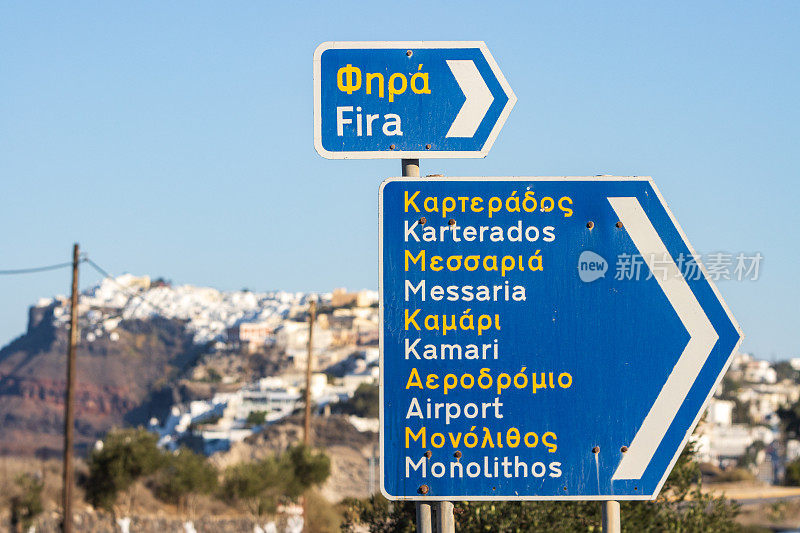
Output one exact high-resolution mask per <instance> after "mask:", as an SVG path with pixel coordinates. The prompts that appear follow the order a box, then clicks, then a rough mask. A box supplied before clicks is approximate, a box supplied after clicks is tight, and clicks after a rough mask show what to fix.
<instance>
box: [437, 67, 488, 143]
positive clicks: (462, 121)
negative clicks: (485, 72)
mask: <svg viewBox="0 0 800 533" xmlns="http://www.w3.org/2000/svg"><path fill="white" fill-rule="evenodd" d="M447 66H448V67H450V70H451V71H452V73H453V76H454V77H455V78H456V82H457V83H458V86H459V87H460V88H461V92H463V93H464V96H465V97H466V98H467V99H466V100H465V101H464V105H462V106H461V110H460V111H459V112H458V115H456V118H455V120H454V121H453V123H452V124H451V125H450V129H449V130H448V131H447V135H446V136H445V137H472V136H473V135H475V132H476V131H477V130H478V126H480V125H481V121H483V117H485V116H486V112H487V111H489V108H490V107H491V105H492V102H494V96H492V91H490V90H489V87H488V86H487V85H486V82H485V81H484V79H483V76H481V73H480V72H478V67H476V66H475V62H474V61H472V60H469V59H448V60H447Z"/></svg>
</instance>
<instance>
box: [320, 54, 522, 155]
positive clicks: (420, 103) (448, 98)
mask: <svg viewBox="0 0 800 533" xmlns="http://www.w3.org/2000/svg"><path fill="white" fill-rule="evenodd" d="M516 100H517V99H516V96H514V93H513V92H512V91H511V87H509V85H508V82H506V79H505V78H504V77H503V74H502V73H501V72H500V69H499V68H498V66H497V63H495V61H494V58H492V55H491V54H490V53H489V50H488V48H486V44H485V43H484V42H482V41H474V42H473V41H457V42H436V41H405V42H340V41H336V42H326V43H322V44H321V45H319V47H317V50H316V51H315V52H314V147H315V148H316V150H317V152H319V154H320V155H321V156H323V157H327V158H329V159H395V158H410V159H418V158H431V157H439V158H442V157H485V156H486V154H487V153H488V152H489V149H490V148H491V147H492V144H493V143H494V141H495V139H496V138H497V134H498V133H499V132H500V129H501V128H502V126H503V123H504V122H505V120H506V118H507V117H508V114H509V113H510V112H511V108H512V107H514V103H515V102H516Z"/></svg>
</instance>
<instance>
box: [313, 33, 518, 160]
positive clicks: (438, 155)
mask: <svg viewBox="0 0 800 533" xmlns="http://www.w3.org/2000/svg"><path fill="white" fill-rule="evenodd" d="M353 48H364V49H393V48H397V49H409V48H410V49H414V48H418V49H419V48H480V50H481V52H482V53H483V56H484V57H485V58H486V61H487V62H488V63H489V67H490V68H491V69H492V73H493V74H494V75H495V76H496V77H497V81H499V82H500V86H501V87H502V88H503V91H505V93H506V95H507V96H508V102H506V105H505V107H504V108H503V111H502V112H501V113H500V116H499V117H498V118H497V122H496V123H495V125H494V127H493V128H492V131H491V133H489V137H488V138H487V139H486V142H485V143H484V144H483V147H481V149H480V150H474V151H473V150H471V151H464V152H455V151H445V150H422V151H414V150H391V151H390V150H386V151H383V150H381V151H375V152H329V151H328V150H326V149H325V148H323V147H322V115H321V113H322V74H321V61H322V59H321V58H322V53H323V52H324V51H325V50H331V49H353ZM516 103H517V96H516V95H515V94H514V91H512V90H511V86H510V85H509V84H508V81H506V78H505V76H503V73H502V72H501V71H500V67H499V66H498V65H497V62H496V61H495V60H494V57H492V54H491V53H490V52H489V48H488V47H487V46H486V43H485V42H483V41H326V42H324V43H322V44H320V45H319V46H318V47H317V49H316V50H314V148H315V149H316V150H317V153H318V154H319V155H321V156H322V157H324V158H326V159H445V158H456V157H462V158H466V157H470V158H479V157H486V154H488V153H489V150H490V149H491V148H492V145H493V144H494V141H495V139H497V136H498V134H499V133H500V130H501V129H502V128H503V124H505V122H506V119H507V118H508V115H509V114H510V113H511V109H512V108H513V107H514V104H516Z"/></svg>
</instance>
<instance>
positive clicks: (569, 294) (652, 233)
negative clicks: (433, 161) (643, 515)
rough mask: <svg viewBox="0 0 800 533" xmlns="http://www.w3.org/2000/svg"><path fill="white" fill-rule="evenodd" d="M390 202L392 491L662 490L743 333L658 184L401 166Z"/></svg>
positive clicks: (510, 496)
mask: <svg viewBox="0 0 800 533" xmlns="http://www.w3.org/2000/svg"><path fill="white" fill-rule="evenodd" d="M348 62H349V63H350V64H353V65H355V62H353V61H349V60H348ZM423 65H424V64H423ZM349 83H351V84H354V85H357V83H355V82H349ZM363 83H365V82H364V81H363V79H362V87H363ZM387 94H388V93H387ZM379 201H380V215H379V216H380V258H381V263H380V282H381V297H382V298H381V320H382V325H381V447H382V453H381V456H382V458H383V461H382V464H381V483H382V485H381V486H382V490H383V493H384V494H385V495H386V496H387V497H388V498H391V499H431V500H464V499H467V500H469V499H475V500H479V499H486V500H517V499H520V500H522V499H529V500H569V499H575V500H589V499H604V500H608V499H613V500H621V499H653V498H655V497H656V495H657V494H658V492H659V490H660V489H661V487H662V485H663V483H664V480H665V479H666V477H667V475H668V473H669V472H670V470H671V469H672V466H673V465H674V463H675V460H676V459H677V457H678V455H679V453H680V451H681V450H682V449H683V447H684V445H685V444H686V441H687V439H688V438H689V435H690V434H691V432H692V430H693V428H694V427H695V425H696V423H697V421H698V419H699V417H700V415H701V414H702V412H703V411H704V408H705V405H706V403H707V401H708V399H709V398H710V396H711V394H712V393H713V391H714V389H715V387H716V385H717V383H718V382H719V380H720V379H721V377H722V375H723V374H724V372H725V370H726V368H727V366H728V363H729V361H730V358H731V356H732V354H733V353H734V351H735V349H736V347H737V346H738V344H739V342H740V341H741V332H740V330H739V327H738V325H737V324H736V322H735V320H734V319H733V317H732V316H731V314H730V312H729V311H728V309H727V307H726V306H725V304H724V302H723V301H722V299H721V297H720V295H719V293H718V292H717V289H716V288H715V287H714V285H713V283H712V282H711V281H710V280H709V279H708V277H707V275H706V273H705V271H704V270H703V267H702V264H701V263H700V262H699V261H698V260H697V256H696V254H695V253H694V251H693V249H692V247H691V245H690V244H689V242H688V241H687V239H686V237H685V235H684V234H683V231H682V230H681V229H680V227H679V226H678V224H677V222H676V221H675V219H674V217H673V216H672V214H671V213H670V211H669V209H668V208H667V206H666V204H665V203H664V200H663V198H662V197H661V194H660V193H659V191H658V189H656V187H655V185H654V183H653V182H652V180H650V179H649V178H638V177H629V178H625V177H616V178H608V177H592V178H447V179H443V178H428V179H418V178H417V179H414V178H411V179H409V178H393V179H389V180H386V181H385V182H384V183H383V185H382V186H381V189H380V193H379ZM633 257H639V258H641V261H638V262H635V263H634V262H632V261H631V258H633ZM633 264H635V265H638V268H641V269H643V270H644V272H642V273H641V274H642V275H636V276H632V275H629V272H627V270H629V269H630V268H632V267H631V265H633Z"/></svg>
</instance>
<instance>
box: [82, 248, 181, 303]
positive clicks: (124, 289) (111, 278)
mask: <svg viewBox="0 0 800 533" xmlns="http://www.w3.org/2000/svg"><path fill="white" fill-rule="evenodd" d="M84 261H86V263H88V264H89V266H91V267H92V268H94V269H95V270H97V272H99V273H100V275H102V276H103V277H104V278H105V279H107V280H109V281H111V282H112V283H113V284H114V285H116V286H117V287H119V288H120V290H122V292H124V293H125V294H127V295H128V296H129V297H131V298H136V299H137V300H139V301H140V302H142V303H146V304H147V305H149V306H150V307H151V308H153V309H155V310H156V311H158V312H159V313H161V314H166V311H165V310H164V309H161V308H160V307H159V306H157V305H156V304H154V303H152V302H150V301H148V300H147V299H146V298H145V297H144V296H142V295H141V294H138V293H136V292H133V291H131V290H129V289H128V287H126V286H125V285H123V284H121V283H120V282H118V281H117V280H116V278H115V277H114V276H112V275H111V274H109V273H108V271H106V270H105V269H104V268H103V267H101V266H100V265H98V264H97V263H95V262H94V261H92V260H91V259H89V257H85V258H84ZM70 264H71V263H70Z"/></svg>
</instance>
